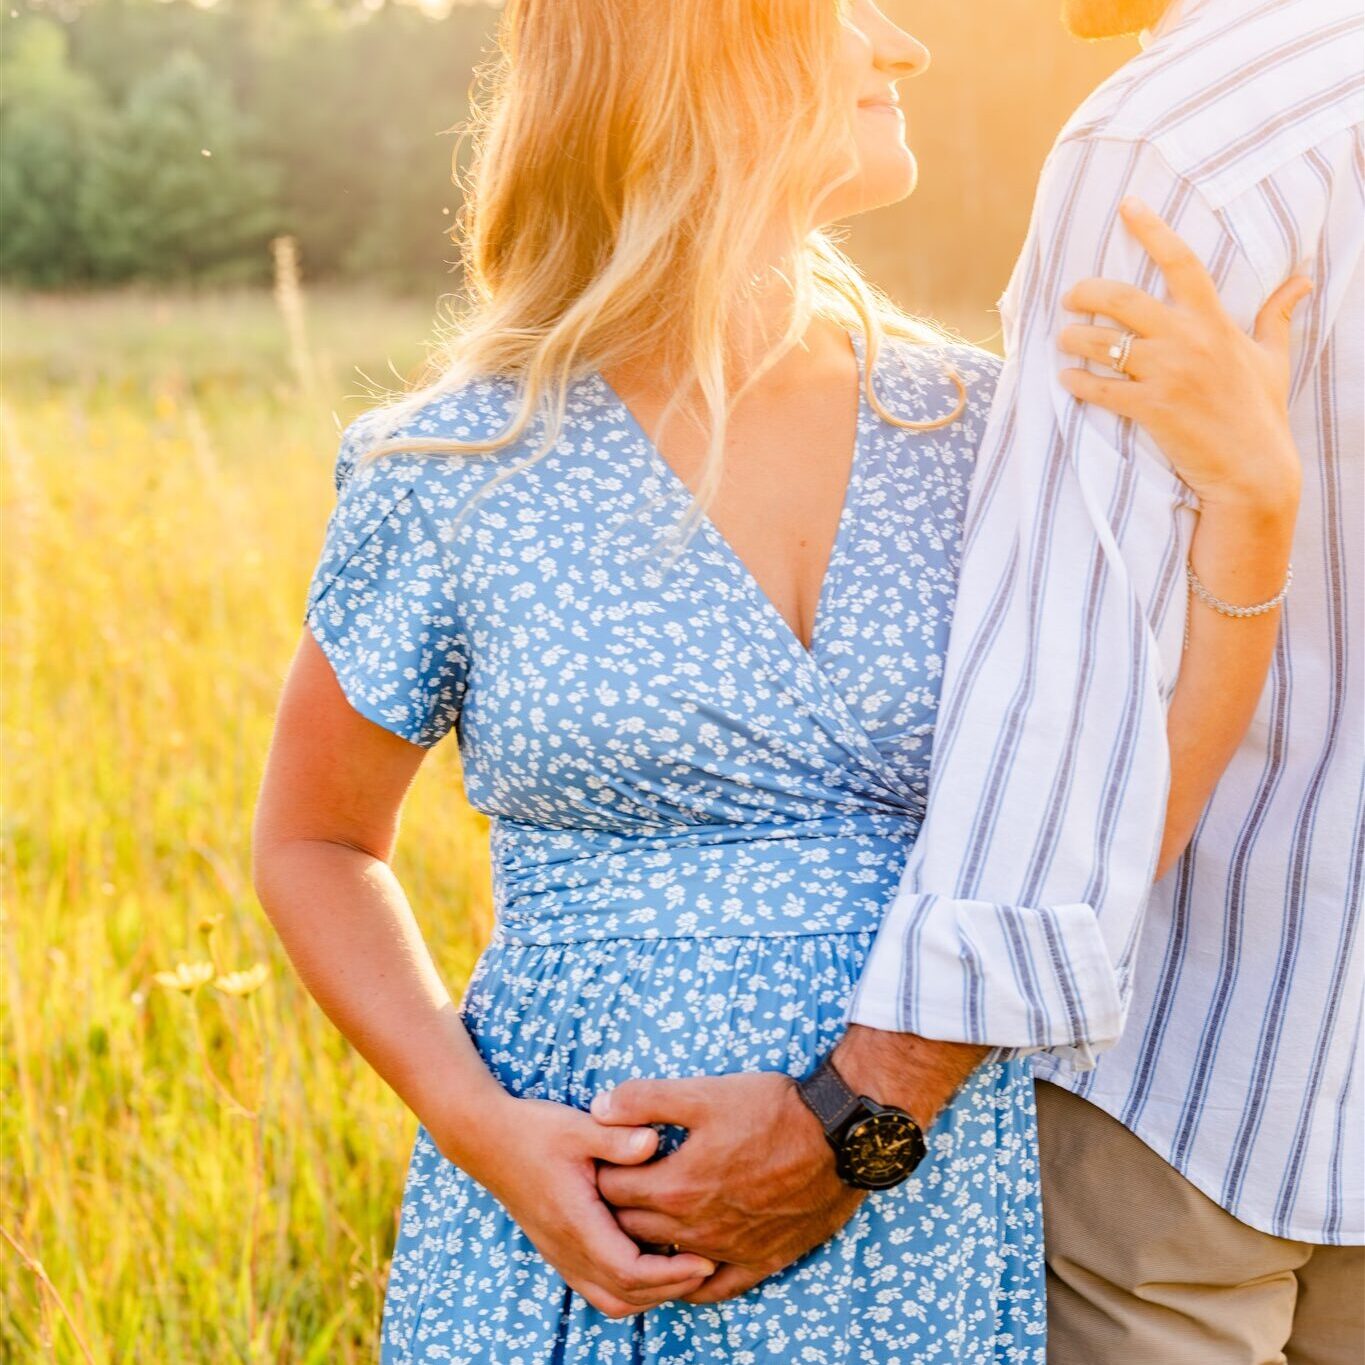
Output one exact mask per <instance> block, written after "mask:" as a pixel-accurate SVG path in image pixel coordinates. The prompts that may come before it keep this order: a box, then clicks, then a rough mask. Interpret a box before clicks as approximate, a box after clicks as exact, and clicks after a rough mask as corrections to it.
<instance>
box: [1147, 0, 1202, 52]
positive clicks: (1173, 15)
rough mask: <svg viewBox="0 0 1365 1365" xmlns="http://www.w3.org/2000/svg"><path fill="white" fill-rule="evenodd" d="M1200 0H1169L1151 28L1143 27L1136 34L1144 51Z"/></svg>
mask: <svg viewBox="0 0 1365 1365" xmlns="http://www.w3.org/2000/svg"><path fill="white" fill-rule="evenodd" d="M1200 3H1201V0H1171V3H1170V4H1169V5H1168V6H1167V7H1166V9H1165V11H1164V12H1163V13H1162V15H1161V18H1160V19H1158V20H1157V21H1156V23H1154V24H1153V25H1152V26H1151V28H1144V29H1143V30H1142V32H1141V33H1139V34H1138V43H1139V44H1140V45H1141V46H1142V48H1143V49H1144V51H1145V50H1146V48H1147V47H1148V46H1149V45H1150V44H1152V43H1154V42H1156V40H1157V39H1158V38H1160V37H1162V36H1163V35H1165V34H1167V33H1169V32H1170V31H1171V30H1172V29H1173V28H1174V27H1175V26H1176V25H1177V24H1178V23H1179V22H1180V21H1181V19H1183V18H1184V17H1185V16H1186V15H1188V14H1191V13H1193V12H1194V11H1195V10H1196V9H1198V8H1199V5H1200Z"/></svg>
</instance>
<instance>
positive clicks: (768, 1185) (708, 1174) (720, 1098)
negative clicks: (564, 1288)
mask: <svg viewBox="0 0 1365 1365" xmlns="http://www.w3.org/2000/svg"><path fill="white" fill-rule="evenodd" d="M985 1053H986V1049H985V1048H981V1047H976V1046H974V1045H972V1044H967V1043H944V1042H938V1041H935V1040H933V1039H927V1038H918V1037H916V1036H915V1035H913V1034H907V1033H888V1032H884V1031H882V1030H880V1029H869V1028H863V1027H861V1026H859V1025H856V1024H855V1025H854V1026H853V1027H851V1028H850V1029H849V1031H848V1033H847V1034H845V1035H844V1038H843V1039H842V1040H841V1042H840V1044H839V1046H838V1048H836V1050H835V1053H834V1063H835V1065H836V1066H837V1067H838V1068H839V1070H840V1072H841V1074H842V1075H843V1076H844V1078H845V1080H846V1081H847V1082H848V1084H849V1085H850V1086H851V1087H852V1088H853V1089H854V1090H855V1091H857V1092H858V1093H859V1094H865V1095H869V1096H871V1098H873V1099H875V1100H877V1101H878V1102H879V1103H882V1104H895V1105H899V1106H900V1107H901V1108H903V1109H905V1110H907V1111H908V1112H909V1113H910V1114H912V1115H913V1116H914V1117H915V1119H916V1120H917V1121H918V1122H919V1123H920V1125H921V1127H923V1128H924V1129H925V1131H926V1132H927V1131H928V1129H929V1126H930V1125H931V1124H932V1122H933V1120H934V1118H935V1117H936V1115H937V1114H938V1112H939V1110H940V1109H941V1108H942V1107H943V1105H944V1104H945V1103H946V1102H947V1101H948V1100H949V1099H950V1098H951V1096H952V1094H953V1092H954V1091H956V1089H957V1088H958V1086H959V1085H960V1084H961V1083H962V1081H963V1080H964V1079H965V1078H966V1077H967V1076H968V1075H970V1074H971V1072H972V1071H973V1070H974V1069H975V1067H976V1065H977V1063H978V1062H980V1060H981V1059H982V1057H983V1056H984V1055H985ZM592 1115H593V1117H594V1118H595V1119H597V1120H598V1121H599V1122H600V1123H605V1124H611V1125H616V1124H630V1125H636V1124H642V1123H669V1124H677V1125H680V1126H682V1127H685V1128H686V1129H687V1130H688V1136H687V1139H686V1141H684V1142H683V1144H682V1146H681V1147H680V1148H679V1149H678V1150H677V1151H676V1152H673V1153H671V1154H670V1155H668V1156H666V1157H664V1158H663V1159H662V1160H660V1161H656V1162H652V1163H651V1164H649V1165H646V1166H636V1167H624V1166H612V1165H602V1166H601V1167H599V1170H598V1176H597V1184H598V1189H599V1190H600V1191H601V1193H602V1197H603V1198H604V1199H605V1200H606V1201H607V1202H608V1203H609V1204H611V1205H612V1206H613V1207H614V1209H615V1211H616V1217H617V1221H618V1222H619V1223H620V1225H621V1227H622V1228H623V1229H624V1230H625V1232H627V1233H628V1234H629V1235H630V1236H631V1237H633V1238H635V1239H636V1240H637V1241H641V1242H654V1243H659V1244H667V1243H676V1244H677V1245H678V1246H679V1247H681V1248H682V1249H683V1250H684V1251H691V1252H695V1253H697V1254H698V1255H701V1256H705V1257H707V1258H708V1259H709V1260H713V1261H718V1262H724V1264H722V1265H721V1266H720V1268H719V1269H718V1270H717V1271H716V1273H715V1274H714V1275H712V1276H711V1277H710V1278H709V1279H708V1280H707V1281H706V1282H705V1283H704V1284H703V1285H702V1286H701V1287H700V1288H699V1289H697V1290H694V1291H693V1292H692V1293H689V1294H685V1295H683V1298H684V1299H685V1300H686V1301H687V1302H688V1303H715V1302H719V1301H720V1300H721V1299H728V1298H732V1297H733V1296H734V1295H736V1294H741V1293H743V1292H744V1291H745V1290H746V1289H749V1288H751V1287H752V1286H753V1285H755V1284H757V1283H758V1282H759V1281H760V1280H762V1279H764V1278H766V1277H767V1276H768V1275H772V1274H774V1273H776V1272H777V1271H779V1270H781V1269H783V1268H784V1267H786V1266H788V1265H790V1264H791V1263H792V1262H793V1261H795V1260H796V1259H798V1258H799V1257H801V1256H804V1255H805V1254H806V1252H808V1251H809V1250H810V1249H811V1248H812V1247H816V1246H819V1245H820V1244H821V1243H822V1242H825V1241H827V1240H828V1239H829V1238H830V1237H832V1236H833V1235H834V1234H835V1233H836V1232H838V1230H839V1229H840V1228H841V1227H843V1225H844V1224H845V1223H846V1222H847V1221H848V1219H849V1218H850V1217H851V1216H852V1214H853V1211H854V1210H855V1209H856V1208H857V1207H858V1205H859V1204H860V1203H861V1202H862V1199H863V1197H864V1194H865V1191H862V1190H856V1189H853V1188H851V1187H850V1186H848V1185H845V1184H844V1182H843V1181H842V1180H840V1179H839V1177H838V1175H837V1174H836V1173H835V1169H834V1152H833V1150H832V1149H831V1147H830V1145H829V1143H828V1142H827V1141H826V1139H825V1135H824V1133H823V1131H822V1130H821V1127H820V1124H819V1121H818V1120H817V1119H816V1117H815V1115H814V1114H812V1113H811V1111H810V1110H809V1109H808V1108H807V1107H806V1104H805V1102H804V1101H803V1100H802V1099H801V1096H800V1095H799V1094H797V1091H796V1082H795V1081H794V1080H793V1079H792V1078H791V1077H790V1076H786V1075H783V1074H782V1073H780V1072H757V1073H753V1072H746V1073H741V1074H738V1075H730V1076H699V1077H694V1078H691V1079H688V1080H678V1081H667V1080H658V1081H626V1082H625V1083H624V1084H622V1085H619V1086H617V1087H616V1089H615V1090H612V1091H607V1092H604V1093H603V1094H600V1095H598V1096H597V1097H596V1098H595V1099H594V1100H593V1103H592Z"/></svg>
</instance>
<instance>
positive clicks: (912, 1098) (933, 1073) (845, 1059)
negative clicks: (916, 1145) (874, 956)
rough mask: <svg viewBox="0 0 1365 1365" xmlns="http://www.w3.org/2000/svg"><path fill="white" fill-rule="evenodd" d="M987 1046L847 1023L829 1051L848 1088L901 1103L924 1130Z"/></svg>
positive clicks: (881, 1102)
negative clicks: (836, 1042) (834, 1045)
mask: <svg viewBox="0 0 1365 1365" xmlns="http://www.w3.org/2000/svg"><path fill="white" fill-rule="evenodd" d="M989 1050H990V1049H989V1048H986V1047H983V1046H980V1045H978V1044H976V1043H955V1042H945V1041H943V1040H941V1039H936V1038H921V1037H920V1036H919V1035H918V1034H914V1033H893V1032H891V1031H889V1030H886V1029H874V1028H868V1027H866V1026H865V1025H863V1024H851V1025H850V1026H849V1029H848V1032H847V1033H845V1034H844V1036H843V1038H842V1039H840V1041H839V1043H838V1045H837V1046H836V1047H835V1049H834V1052H833V1054H832V1055H833V1059H834V1065H835V1066H836V1067H837V1068H838V1069H839V1074H840V1075H841V1076H843V1078H844V1080H845V1081H846V1082H847V1084H848V1085H849V1086H850V1088H851V1089H853V1090H854V1091H856V1092H857V1093H858V1094H860V1095H866V1096H868V1098H869V1099H873V1100H876V1101H877V1103H878V1104H890V1105H895V1106H896V1108H898V1109H904V1110H905V1112H906V1113H907V1114H909V1115H910V1116H911V1117H912V1118H913V1119H914V1120H915V1121H916V1122H917V1123H918V1124H919V1125H920V1127H921V1128H923V1129H924V1130H925V1131H926V1132H927V1131H928V1129H929V1126H930V1125H931V1124H932V1123H933V1121H934V1119H935V1117H936V1116H937V1115H938V1112H939V1110H940V1109H942V1108H943V1106H944V1105H945V1104H947V1103H948V1101H949V1100H950V1099H952V1097H953V1095H954V1094H956V1093H957V1090H958V1088H959V1087H960V1086H961V1084H962V1082H963V1081H964V1080H965V1079H966V1078H967V1077H968V1076H969V1075H971V1073H972V1072H973V1071H974V1070H975V1069H976V1068H977V1066H978V1065H979V1064H980V1063H981V1061H982V1060H983V1058H984V1057H985V1056H986V1054H987V1053H988V1052H989Z"/></svg>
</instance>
